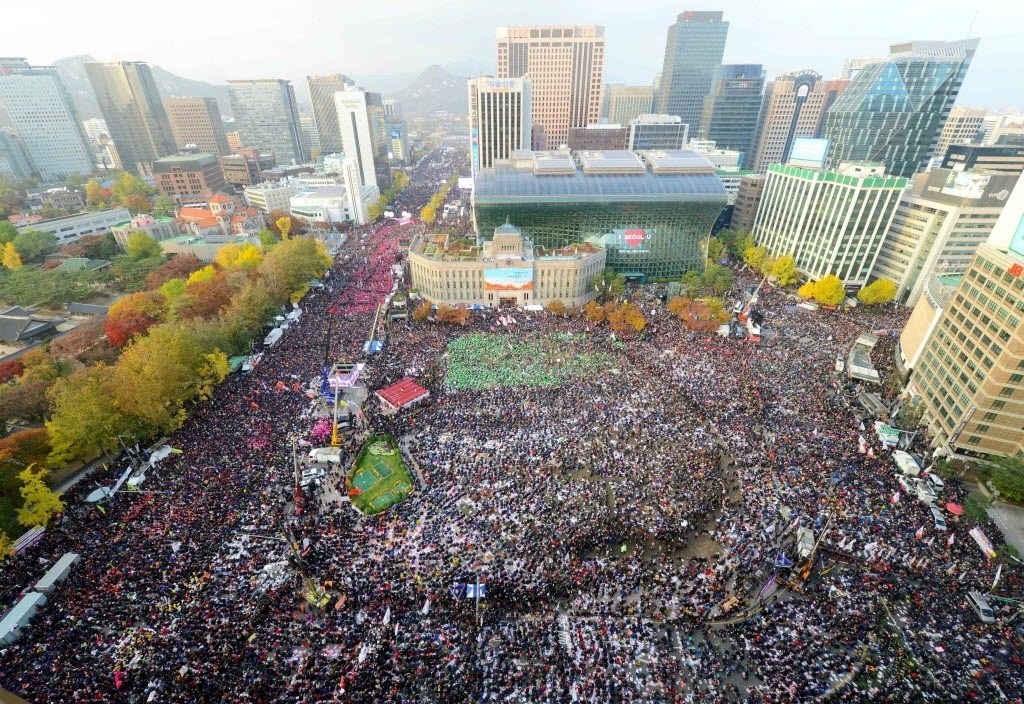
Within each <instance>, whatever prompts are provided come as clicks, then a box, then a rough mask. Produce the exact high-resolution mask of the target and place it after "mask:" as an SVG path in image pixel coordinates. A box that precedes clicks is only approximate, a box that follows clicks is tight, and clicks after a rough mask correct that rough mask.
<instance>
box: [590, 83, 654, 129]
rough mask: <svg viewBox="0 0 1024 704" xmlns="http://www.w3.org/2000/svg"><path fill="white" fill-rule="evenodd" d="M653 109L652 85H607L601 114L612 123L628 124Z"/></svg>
mask: <svg viewBox="0 0 1024 704" xmlns="http://www.w3.org/2000/svg"><path fill="white" fill-rule="evenodd" d="M653 109H654V86H624V85H614V84H613V85H607V86H605V88H604V106H603V107H602V108H601V116H602V117H603V118H604V119H606V120H608V122H609V123H610V124H613V125H628V124H629V122H630V121H631V120H635V119H636V118H638V117H640V116H641V115H649V114H650V113H651V110H653Z"/></svg>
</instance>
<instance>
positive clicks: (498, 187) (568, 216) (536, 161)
mask: <svg viewBox="0 0 1024 704" xmlns="http://www.w3.org/2000/svg"><path fill="white" fill-rule="evenodd" d="M643 157H644V159H645V160H646V162H645V161H641V159H640V157H638V156H637V155H635V154H633V153H632V152H626V151H603V152H591V151H584V152H578V153H576V160H578V161H579V165H578V166H577V163H576V160H574V159H573V157H572V156H570V155H569V153H568V152H529V151H524V152H518V153H516V154H515V155H514V156H513V158H512V159H511V160H510V161H509V162H508V163H507V164H506V163H499V164H497V165H496V166H494V167H492V168H487V169H481V170H480V171H478V172H477V176H476V182H475V184H474V189H473V209H474V210H473V212H474V217H475V218H476V225H477V232H479V233H481V235H488V236H489V235H490V233H492V232H493V231H494V230H495V228H497V227H499V226H501V225H502V224H503V223H505V222H506V221H510V222H514V223H516V225H517V226H518V227H519V228H520V229H521V230H522V233H523V235H524V236H526V237H528V238H529V239H531V240H533V242H534V244H536V245H539V246H541V247H546V248H556V247H565V246H567V245H571V244H574V243H585V242H589V243H591V244H594V245H597V246H599V247H603V248H604V249H605V250H607V252H608V259H607V265H608V266H610V267H612V268H613V269H615V270H616V271H618V272H620V273H623V274H627V275H634V276H636V275H639V276H643V277H646V278H666V277H672V278H678V277H679V276H681V275H682V274H684V273H685V272H687V271H689V270H691V269H696V270H698V271H703V270H704V266H705V258H706V257H707V242H708V236H709V235H710V233H711V226H712V224H714V222H715V219H716V218H717V217H718V215H719V213H721V212H722V208H724V207H725V200H726V197H725V188H724V187H723V186H722V181H721V180H720V179H719V178H718V177H717V176H716V175H715V173H714V170H713V167H712V166H711V164H710V163H708V161H707V160H706V159H704V158H703V157H701V156H700V155H698V154H695V153H693V152H687V151H676V152H645V153H644V154H643Z"/></svg>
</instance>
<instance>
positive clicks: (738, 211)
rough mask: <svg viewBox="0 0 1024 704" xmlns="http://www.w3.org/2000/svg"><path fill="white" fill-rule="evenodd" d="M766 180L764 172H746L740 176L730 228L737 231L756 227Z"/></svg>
mask: <svg viewBox="0 0 1024 704" xmlns="http://www.w3.org/2000/svg"><path fill="white" fill-rule="evenodd" d="M764 182H765V177H764V174H745V175H744V176H742V177H740V184H739V186H738V187H737V189H736V199H735V200H734V201H733V209H732V215H731V216H730V220H729V227H730V228H732V229H733V230H736V231H737V232H739V231H742V232H750V231H751V230H753V229H754V220H755V219H756V218H757V209H758V207H760V205H761V196H762V195H763V194H764Z"/></svg>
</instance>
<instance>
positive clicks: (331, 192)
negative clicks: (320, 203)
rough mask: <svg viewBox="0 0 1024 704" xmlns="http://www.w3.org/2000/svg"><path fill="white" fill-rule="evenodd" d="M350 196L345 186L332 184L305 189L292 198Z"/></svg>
mask: <svg viewBox="0 0 1024 704" xmlns="http://www.w3.org/2000/svg"><path fill="white" fill-rule="evenodd" d="M347 196H348V191H346V190H345V187H344V186H331V187H328V188H318V189H316V190H315V191H303V192H302V193H296V194H295V195H293V196H292V200H293V201H296V200H312V199H314V198H345V197H347Z"/></svg>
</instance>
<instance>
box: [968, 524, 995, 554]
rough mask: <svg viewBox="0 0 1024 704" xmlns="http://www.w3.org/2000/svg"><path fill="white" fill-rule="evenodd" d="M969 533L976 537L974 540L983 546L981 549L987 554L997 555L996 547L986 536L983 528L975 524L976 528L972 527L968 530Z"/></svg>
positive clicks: (979, 545)
mask: <svg viewBox="0 0 1024 704" xmlns="http://www.w3.org/2000/svg"><path fill="white" fill-rule="evenodd" d="M968 533H969V535H970V536H971V537H972V538H974V542H976V543H977V544H978V547H979V548H981V551H982V552H983V553H985V555H986V556H988V557H995V556H996V551H995V548H993V547H992V543H991V542H989V539H988V538H987V537H986V536H985V533H984V532H983V531H982V530H981V528H978V527H977V526H975V527H974V528H971V530H970V531H968Z"/></svg>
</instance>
